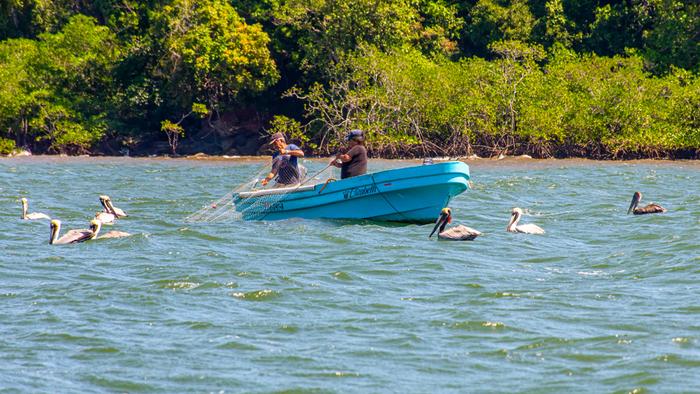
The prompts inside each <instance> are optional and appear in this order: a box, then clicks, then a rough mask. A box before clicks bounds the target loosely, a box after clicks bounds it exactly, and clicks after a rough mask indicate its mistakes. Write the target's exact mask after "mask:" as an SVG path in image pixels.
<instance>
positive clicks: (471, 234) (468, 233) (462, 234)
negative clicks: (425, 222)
mask: <svg viewBox="0 0 700 394" xmlns="http://www.w3.org/2000/svg"><path fill="white" fill-rule="evenodd" d="M451 222H452V210H451V209H450V208H443V209H442V211H440V216H439V217H438V220H437V221H436V222H435V227H433V231H432V232H431V233H430V235H429V236H428V238H430V237H432V236H433V234H435V230H438V227H440V230H439V231H438V239H443V240H446V241H473V240H474V238H476V237H478V236H479V235H481V233H480V232H479V231H477V230H474V229H473V228H469V227H467V226H462V225H459V226H455V227H452V228H450V229H447V230H445V227H446V226H447V223H451Z"/></svg>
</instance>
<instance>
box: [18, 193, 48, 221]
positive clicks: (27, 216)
mask: <svg viewBox="0 0 700 394" xmlns="http://www.w3.org/2000/svg"><path fill="white" fill-rule="evenodd" d="M28 210H29V203H27V199H26V198H24V197H22V219H23V220H38V219H48V220H51V218H50V217H49V215H47V214H45V213H41V212H32V213H27V211H28Z"/></svg>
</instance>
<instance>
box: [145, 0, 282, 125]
mask: <svg viewBox="0 0 700 394" xmlns="http://www.w3.org/2000/svg"><path fill="white" fill-rule="evenodd" d="M158 22H159V23H158V24H157V26H156V28H157V31H155V32H154V33H153V34H155V35H157V36H158V37H161V38H162V47H163V50H164V53H163V60H162V62H161V64H160V65H159V67H158V70H157V74H158V76H159V77H161V78H163V79H165V80H166V86H165V90H166V97H165V99H166V100H168V103H167V104H169V106H170V108H173V109H177V108H180V109H183V108H184V109H188V108H190V107H191V106H192V104H193V103H195V102H202V103H206V105H207V106H208V107H209V108H211V109H212V110H214V111H217V110H220V109H221V108H222V107H223V106H225V105H226V104H229V103H231V102H234V101H235V100H237V99H239V98H240V95H241V94H252V93H256V92H260V91H263V90H264V89H266V88H268V87H270V86H271V85H272V84H274V83H275V82H276V81H277V80H278V79H279V74H278V72H277V69H276V65H275V63H274V61H273V60H272V58H271V57H270V51H269V49H268V47H267V46H268V44H269V42H270V39H269V37H268V36H267V34H266V33H265V32H263V31H262V28H261V26H260V25H248V24H246V23H245V22H244V21H243V19H241V18H240V17H239V16H238V14H237V13H236V11H235V10H234V9H233V7H231V6H230V5H229V3H228V2H227V1H225V0H175V1H173V2H172V3H170V4H169V5H167V6H165V7H164V8H163V10H162V12H161V13H160V14H159V15H158Z"/></svg>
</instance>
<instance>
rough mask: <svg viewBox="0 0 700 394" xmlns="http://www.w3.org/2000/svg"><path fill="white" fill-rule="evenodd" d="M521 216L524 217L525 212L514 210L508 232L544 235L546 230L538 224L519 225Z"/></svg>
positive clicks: (507, 228)
mask: <svg viewBox="0 0 700 394" xmlns="http://www.w3.org/2000/svg"><path fill="white" fill-rule="evenodd" d="M521 216H523V210H522V209H520V208H513V211H512V212H511V214H510V222H509V223H508V227H506V231H508V232H510V233H523V234H544V229H542V227H540V226H538V225H536V224H532V223H527V224H521V225H518V222H519V221H520V217H521Z"/></svg>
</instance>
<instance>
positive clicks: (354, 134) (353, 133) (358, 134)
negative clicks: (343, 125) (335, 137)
mask: <svg viewBox="0 0 700 394" xmlns="http://www.w3.org/2000/svg"><path fill="white" fill-rule="evenodd" d="M364 138H365V133H364V132H363V131H362V130H360V129H354V130H350V132H349V133H348V134H347V135H346V136H345V141H350V140H354V139H359V140H363V139H364Z"/></svg>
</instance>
